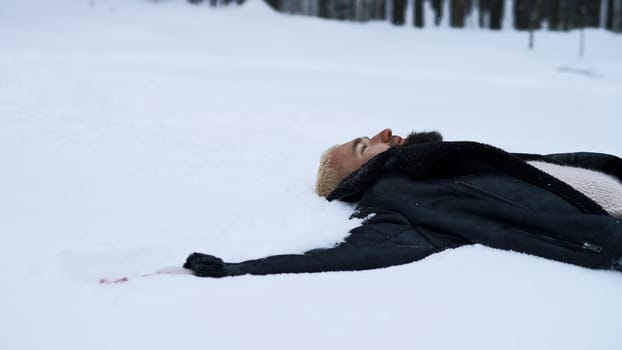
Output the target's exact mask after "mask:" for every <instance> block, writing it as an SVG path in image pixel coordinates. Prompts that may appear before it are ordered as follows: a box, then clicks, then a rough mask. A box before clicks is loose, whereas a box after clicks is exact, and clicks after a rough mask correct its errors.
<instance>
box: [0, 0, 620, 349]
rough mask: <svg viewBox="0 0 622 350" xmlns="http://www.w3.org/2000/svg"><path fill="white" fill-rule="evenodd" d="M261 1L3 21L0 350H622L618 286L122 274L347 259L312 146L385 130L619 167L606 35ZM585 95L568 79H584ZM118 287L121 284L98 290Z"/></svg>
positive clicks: (514, 263) (521, 264)
mask: <svg viewBox="0 0 622 350" xmlns="http://www.w3.org/2000/svg"><path fill="white" fill-rule="evenodd" d="M578 36H579V34H578V33H577V32H571V33H550V32H538V33H537V35H536V50H535V51H528V50H527V49H526V46H527V34H526V33H517V32H513V31H505V32H488V31H477V30H457V31H456V30H449V29H427V30H425V31H418V30H415V29H412V28H408V27H402V28H396V27H392V26H389V25H387V24H386V23H368V24H353V23H343V22H332V21H324V20H319V19H313V18H303V17H295V16H286V15H279V14H277V13H274V12H273V11H271V10H270V9H269V8H268V7H267V6H265V5H264V4H263V3H262V2H260V1H258V0H249V2H248V3H247V4H246V5H244V6H241V7H236V6H233V7H229V8H219V9H216V10H213V9H210V8H209V7H208V6H198V7H197V6H191V5H188V4H186V3H185V1H181V0H179V1H175V0H169V1H160V2H157V3H153V2H147V1H143V0H107V1H105V0H91V1H87V0H55V1H46V0H33V1H21V0H2V2H1V3H0V247H1V248H0V249H1V253H0V266H1V267H0V272H1V278H2V284H1V287H0V310H1V313H0V348H1V349H11V350H13V349H91V350H93V349H178V348H183V347H193V348H203V349H210V348H211V349H247V348H256V349H275V348H276V349H286V348H294V349H318V348H322V349H333V348H348V349H349V348H353V349H377V348H386V349H406V348H408V349H412V348H421V349H433V348H444V349H458V348H459V349H554V348H559V349H621V348H622V336H621V335H620V329H621V328H620V326H621V325H622V274H619V273H614V272H608V271H591V270H588V269H584V268H579V267H575V266H570V265H565V264H561V263H556V262H551V261H547V260H544V259H539V258H536V257H531V256H526V255H522V254H517V253H512V252H504V251H498V250H493V249H489V248H485V247H482V246H472V247H465V248H459V249H455V250H450V251H446V252H443V253H441V254H436V255H433V256H431V257H429V258H427V259H425V260H423V261H420V262H416V263H412V264H409V265H404V266H398V267H393V268H387V269H382V270H374V271H366V272H345V273H321V274H301V275H277V276H265V277H252V276H244V277H236V278H225V279H200V278H195V277H192V276H188V275H157V276H151V277H145V278H141V277H136V276H139V275H141V274H143V273H150V272H153V271H155V270H157V269H158V268H161V267H165V266H179V265H181V264H182V263H183V261H184V259H185V258H186V256H187V254H189V253H191V252H193V251H201V252H206V253H211V254H214V255H218V256H221V257H223V258H224V259H225V260H231V261H238V260H243V259H249V258H256V257H262V256H265V255H269V254H276V253H288V252H302V251H305V250H307V249H311V248H316V247H320V246H329V245H331V244H333V243H334V242H337V241H339V240H341V239H342V238H343V237H344V236H345V235H346V234H347V231H348V230H349V229H350V228H352V227H355V226H356V225H357V222H352V221H348V220H347V218H348V216H349V214H350V211H351V206H350V205H346V204H343V203H328V202H326V201H324V200H323V199H320V198H318V197H317V196H316V195H315V194H314V193H313V182H314V177H315V171H316V166H317V162H318V158H319V155H320V153H321V152H322V150H324V149H325V148H327V147H328V146H330V145H332V144H334V143H337V142H343V141H347V140H349V139H351V138H353V137H356V136H360V135H370V134H373V133H376V132H377V131H378V130H380V129H382V128H385V127H391V128H393V131H394V132H395V133H397V134H404V133H407V132H409V131H410V130H412V129H416V130H422V129H439V130H441V131H442V132H443V133H444V134H445V136H446V138H447V139H451V140H458V139H462V140H465V139H468V140H477V141H482V142H487V143H491V144H494V145H497V146H500V147H502V148H505V149H507V150H509V151H517V152H519V151H520V152H537V153H549V152H563V151H577V150H591V151H599V152H608V153H615V154H618V155H619V154H622V137H621V135H620V133H621V131H622V128H621V126H622V121H620V113H621V111H622V108H621V106H622V36H620V35H618V36H616V35H613V34H611V33H607V32H603V31H596V30H590V31H588V32H587V39H588V42H587V45H588V46H587V55H586V57H585V58H583V59H581V60H579V59H578V58H577V51H578ZM586 70H587V71H588V72H589V74H582V73H581V72H583V71H586ZM123 276H129V282H128V283H121V284H107V285H102V284H99V283H98V281H99V279H100V278H119V277H123Z"/></svg>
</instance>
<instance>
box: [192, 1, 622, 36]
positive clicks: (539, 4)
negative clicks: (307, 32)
mask: <svg viewBox="0 0 622 350" xmlns="http://www.w3.org/2000/svg"><path fill="white" fill-rule="evenodd" d="M188 1H189V2H192V3H200V2H203V0H188ZM244 1H245V0H205V2H209V4H210V5H212V6H219V5H227V4H232V3H237V4H241V3H243V2H244ZM264 1H265V2H266V3H267V4H268V5H270V7H272V8H273V9H275V10H276V11H279V12H284V13H290V14H299V15H306V16H316V17H321V18H327V19H337V20H347V21H358V22H365V21H389V22H391V23H393V24H395V25H405V24H406V23H409V24H412V25H413V26H415V27H417V28H424V27H426V26H438V25H440V24H441V23H442V22H443V20H445V21H447V23H448V24H449V26H451V27H454V28H464V27H465V26H467V23H469V24H470V26H474V25H475V26H477V27H480V28H489V29H493V30H498V29H503V25H504V22H505V21H504V18H503V16H504V14H509V15H510V16H512V18H511V22H510V23H512V25H513V27H514V28H515V29H518V30H534V29H549V30H571V29H576V28H586V27H592V28H604V29H607V30H610V31H613V32H616V33H622V0H264ZM506 7H508V8H506ZM426 16H427V17H426ZM428 17H431V18H428Z"/></svg>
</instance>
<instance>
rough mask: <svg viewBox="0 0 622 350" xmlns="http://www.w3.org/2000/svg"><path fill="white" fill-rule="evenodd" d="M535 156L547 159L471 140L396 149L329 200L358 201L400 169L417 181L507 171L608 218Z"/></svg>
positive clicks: (381, 156) (358, 173)
mask: <svg viewBox="0 0 622 350" xmlns="http://www.w3.org/2000/svg"><path fill="white" fill-rule="evenodd" d="M532 157H533V158H540V159H543V156H539V155H529V157H527V155H521V154H510V153H508V152H505V151H504V150H502V149H499V148H496V147H493V146H490V145H486V144H482V143H478V142H467V141H459V142H434V143H423V144H414V145H410V146H406V147H397V148H392V149H389V150H388V151H386V152H383V153H381V154H379V155H377V156H376V157H374V158H372V159H371V160H370V161H369V162H367V163H366V164H365V165H363V167H361V169H359V170H358V171H356V172H354V173H352V174H351V175H350V176H348V177H347V178H345V179H344V180H343V181H342V182H341V184H340V185H339V186H338V187H337V188H336V189H335V190H334V191H333V192H332V193H331V194H330V195H329V196H328V197H327V199H328V200H329V201H332V200H335V199H339V200H343V201H348V202H354V201H358V200H359V199H360V198H361V197H362V196H363V195H364V193H365V191H366V190H367V189H368V188H369V187H370V186H372V185H373V184H374V182H375V181H376V180H377V179H378V178H379V177H380V176H381V174H382V173H383V172H385V171H389V170H398V171H400V172H402V173H404V174H405V175H407V176H408V177H410V178H411V179H414V180H425V179H440V178H449V177H456V176H465V175H472V174H481V173H491V172H504V173H506V174H509V175H512V176H514V177H516V178H519V179H521V180H523V181H526V182H528V183H531V184H533V185H535V186H538V187H541V188H544V189H546V190H548V191H550V192H552V193H554V194H556V195H558V196H560V197H562V198H564V199H566V200H568V201H570V202H571V203H573V204H574V205H576V206H577V207H578V208H580V209H581V210H582V211H583V212H585V213H588V214H598V215H608V214H607V212H606V211H605V210H604V209H603V208H602V207H601V206H600V205H598V204H597V203H596V202H594V201H593V200H592V199H590V198H588V197H587V196H585V195H584V194H582V193H581V192H579V191H577V190H576V189H574V188H573V187H571V186H570V185H568V184H566V183H564V182H562V181H560V180H559V179H557V178H555V177H553V176H551V175H549V174H547V173H545V172H543V171H541V170H539V169H536V168H535V167H533V166H531V165H529V164H528V163H527V162H526V161H525V159H527V158H532ZM533 158H532V159H533Z"/></svg>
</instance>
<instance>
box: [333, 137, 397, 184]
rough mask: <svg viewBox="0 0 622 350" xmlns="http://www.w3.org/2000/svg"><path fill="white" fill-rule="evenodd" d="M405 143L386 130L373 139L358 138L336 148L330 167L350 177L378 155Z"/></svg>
mask: <svg viewBox="0 0 622 350" xmlns="http://www.w3.org/2000/svg"><path fill="white" fill-rule="evenodd" d="M403 143H404V139H403V138H401V137H400V136H394V135H393V134H392V133H391V129H384V130H382V131H381V132H379V133H378V134H376V135H375V136H374V137H372V138H369V137H367V136H364V137H358V138H356V139H354V140H352V141H350V142H347V143H344V144H342V145H340V146H339V147H337V148H335V149H334V150H333V151H332V152H331V160H330V165H331V167H333V168H335V169H339V171H340V172H343V173H344V174H348V175H349V174H351V173H353V172H354V171H356V170H358V169H359V168H360V167H361V166H363V164H365V163H367V161H369V160H370V159H372V158H373V157H374V156H376V155H377V154H379V153H382V152H384V151H386V150H388V149H389V148H390V147H395V146H400V145H402V144H403Z"/></svg>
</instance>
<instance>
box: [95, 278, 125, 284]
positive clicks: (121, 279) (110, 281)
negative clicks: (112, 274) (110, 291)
mask: <svg viewBox="0 0 622 350" xmlns="http://www.w3.org/2000/svg"><path fill="white" fill-rule="evenodd" d="M127 281H128V279H127V277H123V278H119V279H116V280H109V279H106V278H102V279H100V280H99V284H110V283H125V282H127Z"/></svg>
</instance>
